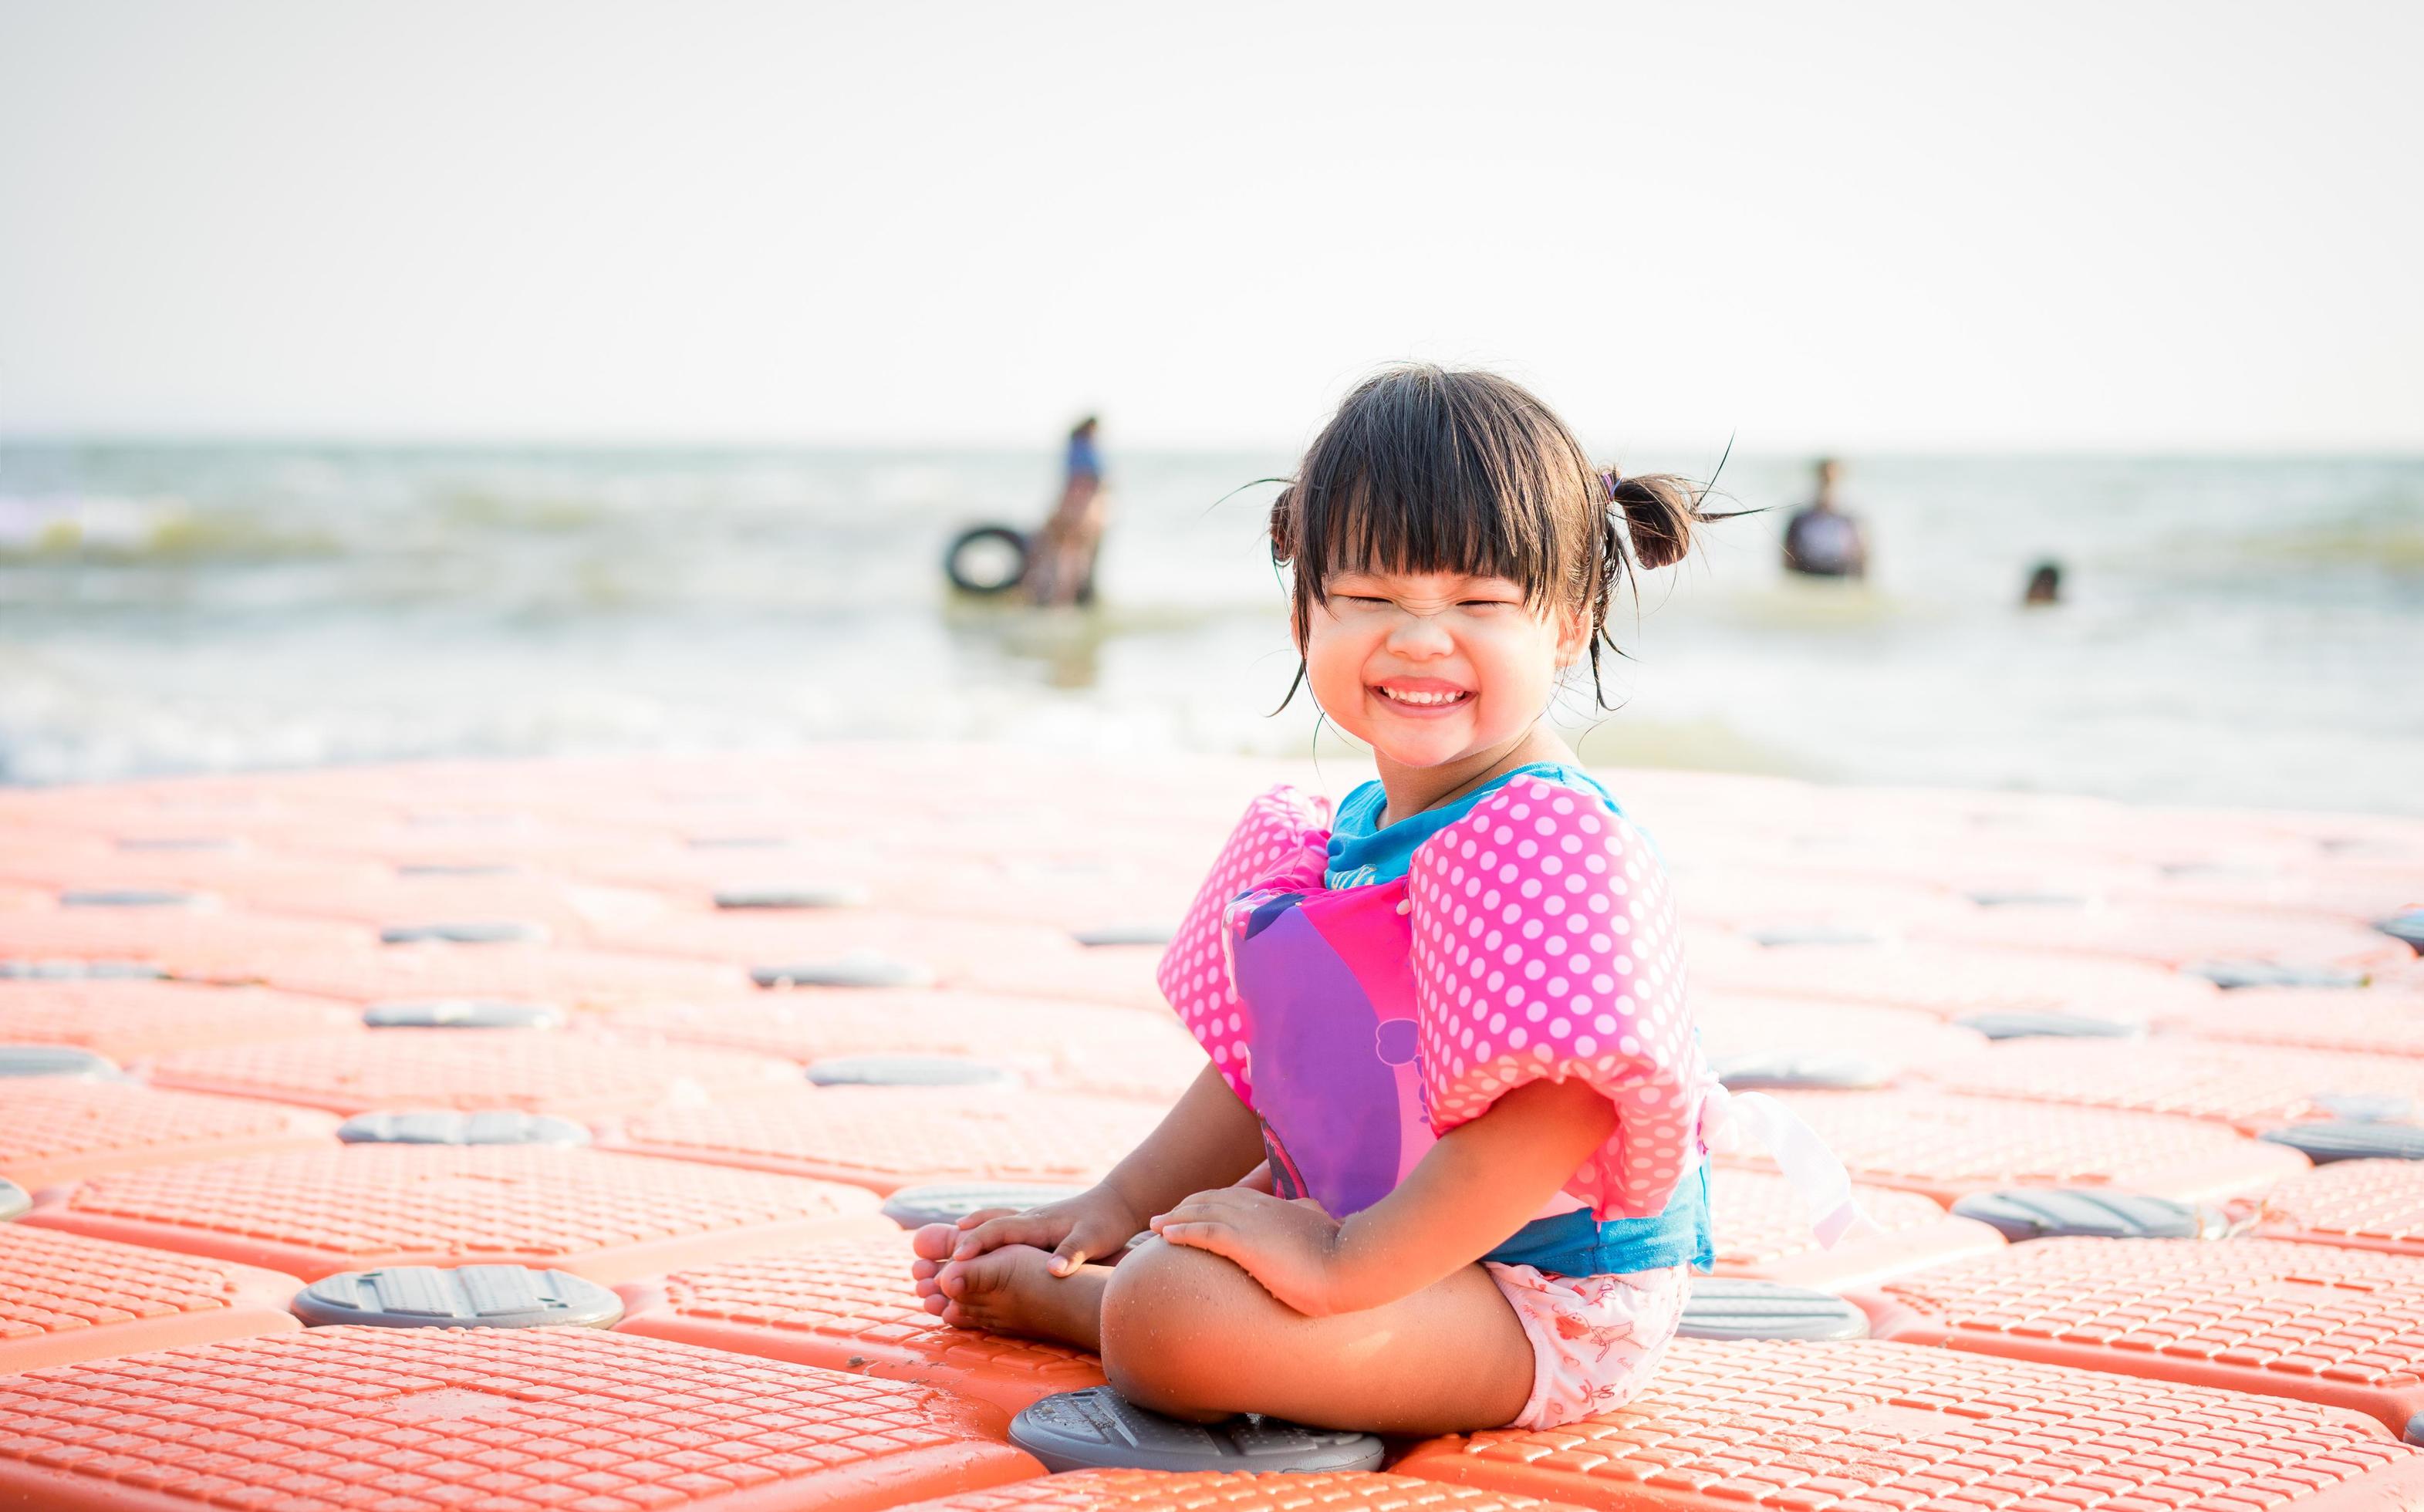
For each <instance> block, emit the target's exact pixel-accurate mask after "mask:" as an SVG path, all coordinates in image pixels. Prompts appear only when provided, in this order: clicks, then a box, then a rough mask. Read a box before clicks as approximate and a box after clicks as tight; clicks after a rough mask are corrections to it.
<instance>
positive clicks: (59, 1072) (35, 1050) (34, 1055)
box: [0, 1044, 118, 1081]
mask: <svg viewBox="0 0 2424 1512" xmlns="http://www.w3.org/2000/svg"><path fill="white" fill-rule="evenodd" d="M0 1076H81V1077H83V1078H84V1079H85V1080H87V1081H115V1080H117V1079H118V1067H117V1065H116V1063H114V1062H113V1061H111V1060H110V1058H108V1057H107V1056H101V1055H95V1054H94V1053H93V1052H91V1051H89V1050H87V1049H85V1048H83V1047H82V1046H80V1045H72V1044H0Z"/></svg>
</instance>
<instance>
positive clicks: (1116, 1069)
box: [605, 990, 1209, 1104]
mask: <svg viewBox="0 0 2424 1512" xmlns="http://www.w3.org/2000/svg"><path fill="white" fill-rule="evenodd" d="M605 1022H607V1023H609V1024H611V1025H614V1027H618V1028H628V1029H630V1030H632V1031H635V1032H640V1033H649V1034H662V1035H663V1036H664V1037H665V1038H666V1039H669V1040H679V1041H683V1042H689V1043H693V1044H716V1045H725V1046H728V1047H730V1048H732V1049H736V1050H755V1051H758V1052H759V1053H760V1054H763V1055H774V1056H782V1057H784V1058H786V1059H790V1060H797V1061H801V1062H803V1063H806V1062H813V1061H818V1060H825V1059H831V1058H838V1057H842V1056H863V1055H919V1056H926V1055H934V1056H965V1057H967V1058H971V1059H977V1060H985V1061H990V1062H992V1063H993V1064H995V1065H998V1066H1001V1067H1003V1068H1004V1069H1006V1070H1010V1071H1014V1072H1016V1073H1018V1074H1020V1075H1023V1076H1025V1077H1026V1078H1027V1079H1028V1080H1029V1082H1030V1083H1032V1084H1034V1085H1035V1086H1037V1087H1039V1088H1048V1089H1051V1090H1058V1091H1072V1092H1100V1093H1105V1094H1108V1095H1111V1096H1116V1097H1140V1098H1145V1099H1148V1100H1151V1101H1156V1102H1162V1103H1165V1104H1166V1103H1168V1102H1171V1101H1174V1100H1175V1099H1176V1098H1177V1096H1178V1094H1179V1093H1181V1092H1183V1091H1185V1090H1187V1088H1188V1085H1189V1084H1190V1083H1192V1082H1193V1081H1194V1080H1195V1078H1196V1077H1197V1076H1198V1075H1200V1074H1202V1073H1203V1070H1204V1067H1205V1066H1206V1065H1207V1064H1209V1062H1208V1061H1207V1060H1206V1059H1205V1058H1204V1050H1203V1047H1202V1046H1201V1045H1199V1044H1197V1043H1196V1042H1195V1037H1194V1036H1193V1035H1191V1034H1188V1032H1187V1031H1186V1030H1185V1029H1184V1028H1182V1027H1179V1024H1178V1020H1177V1018H1176V1017H1175V1016H1174V1015H1172V1014H1169V1013H1140V1012H1136V1011H1132V1010H1129V1009H1123V1008H1111V1007H1108V1006H1103V1005H1097V1004H1089V1003H1054V1002H1048V1001H1045V1000H1044V999H1041V998H1031V997H1026V998H1022V997H994V996H984V995H978V994H974V993H938V992H859V991H825V992H817V991H807V990H800V991H792V992H773V993H758V994H755V995H751V996H750V997H748V998H745V999H742V1000H739V1001H733V1000H721V1001H706V1002H688V1003H684V1002H666V1003H649V1004H643V1005H638V1006H634V1007H631V1008H625V1009H616V1010H614V1011H610V1012H609V1013H607V1014H606V1015H605Z"/></svg>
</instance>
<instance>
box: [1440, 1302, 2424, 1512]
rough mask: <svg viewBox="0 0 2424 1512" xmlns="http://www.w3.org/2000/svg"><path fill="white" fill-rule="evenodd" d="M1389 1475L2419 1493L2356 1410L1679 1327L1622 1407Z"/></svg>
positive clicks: (1544, 1487) (1761, 1492) (2150, 1496)
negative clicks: (1747, 1339)
mask: <svg viewBox="0 0 2424 1512" xmlns="http://www.w3.org/2000/svg"><path fill="white" fill-rule="evenodd" d="M1394 1468H1395V1470H1396V1471H1397V1472H1398V1473H1400V1474H1408V1475H1418V1476H1422V1477H1425V1478H1427V1479H1432V1480H1443V1481H1448V1482H1451V1483H1453V1484H1456V1485H1460V1486H1479V1487H1487V1488H1492V1489H1495V1490H1502V1491H1510V1492H1515V1493H1518V1494H1521V1495H1525V1496H1537V1497H1541V1498H1544V1499H1547V1500H1551V1501H1563V1502H1571V1503H1573V1504H1577V1505H1581V1506H1588V1507H1598V1508H1604V1509H1607V1512H1644V1509H1661V1512H1665V1509H1672V1512H1717V1509H1719V1508H1727V1509H1734V1508H1740V1507H1743V1506H1746V1505H1752V1506H1767V1507H1778V1508H1789V1509H1791V1512H1875V1509H1883V1508H1910V1509H1918V1508H1937V1507H1945V1508H1952V1507H2014V1508H2032V1509H2034V1508H2043V1509H2046V1512H2051V1509H2054V1508H2114V1509H2151V1508H2155V1507H2179V1508H2188V1507H2202V1508H2213V1509H2217V1512H2221V1509H2230V1512H2238V1509H2242V1508H2256V1507H2267V1508H2271V1507H2282V1508H2301V1509H2304V1512H2361V1509H2377V1512H2378V1509H2381V1508H2388V1507H2403V1506H2412V1505H2415V1504H2416V1502H2417V1500H2418V1499H2419V1498H2424V1452H2419V1451H2417V1450H2415V1449H2411V1448H2409V1447H2408V1446H2407V1445H2405V1444H2402V1443H2400V1441H2399V1440H2395V1439H2393V1438H2391V1437H2390V1436H2389V1435H2388V1434H2387V1433H2386V1432H2385V1431H2384V1429H2383V1427H2382V1425H2381V1424H2379V1423H2376V1422H2375V1421H2373V1420H2372V1419H2371V1418H2368V1417H2363V1416H2360V1415H2358V1414H2356V1413H2353V1412H2349V1411H2344V1410H2342V1409H2336V1408H2328V1407H2319V1406H2315V1405H2313V1404H2311V1403H2305V1402H2289V1401H2283V1400H2280V1399H2278V1398H2273V1397H2263V1396H2248V1395H2242V1394H2241V1393H2234V1392H2222V1391H2213V1390H2209V1389H2207V1388H2203V1387H2195V1386H2181V1385H2176V1384H2174V1383H2172V1382H2169V1381H2147V1380H2139V1379H2133V1378H2131V1377H2125V1376H2107V1375H2099V1374H2097V1373H2096V1372H2093V1371H2084V1370H2065V1369H2063V1368H2061V1367H2059V1366H2054V1365H2040V1364H2035V1363H2032V1362H2026V1361H2012V1360H1998V1359H1994V1358H1991V1357H1988V1356H1984V1355H1974V1354H1966V1353H1963V1352H1960V1351H1957V1350H1952V1349H1924V1348H1919V1347H1917V1346H1914V1345H1895V1344H1885V1343H1879V1342H1876V1341H1873V1340H1870V1341H1859V1342H1856V1343H1848V1344H1718V1343H1702V1342H1699V1341H1697V1340H1690V1339H1679V1340H1677V1341H1676V1343H1675V1345H1674V1347H1673V1348H1672V1349H1670V1350H1669V1351H1668V1353H1667V1356H1666V1363H1665V1364H1664V1365H1663V1366H1662V1367H1661V1368H1660V1370H1659V1373H1658V1377H1657V1379H1656V1380H1655V1381H1654V1382H1652V1383H1651V1387H1650V1388H1649V1390H1648V1391H1646V1392H1644V1393H1642V1394H1641V1395H1640V1396H1638V1397H1635V1399H1634V1401H1633V1402H1632V1404H1631V1405H1630V1406H1627V1407H1625V1408H1623V1409H1619V1410H1618V1411H1614V1412H1608V1413H1603V1414H1602V1415H1600V1416H1598V1417H1594V1418H1587V1419H1585V1420H1584V1421H1582V1422H1580V1423H1574V1424H1567V1425H1566V1426H1564V1427H1562V1428H1544V1429H1539V1430H1537V1431H1524V1430H1521V1429H1500V1430H1497V1431H1494V1432H1490V1433H1476V1434H1473V1435H1471V1436H1469V1437H1466V1436H1459V1437H1452V1438H1447V1439H1436V1440H1429V1441H1427V1442H1425V1443H1422V1444H1419V1445H1417V1446H1416V1447H1415V1448H1414V1449H1413V1450H1412V1451H1411V1453H1409V1454H1408V1455H1407V1456H1405V1457H1404V1458H1402V1459H1400V1460H1399V1461H1398V1462H1397V1463H1396V1465H1395V1467H1394Z"/></svg>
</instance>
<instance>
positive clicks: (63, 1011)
mask: <svg viewBox="0 0 2424 1512" xmlns="http://www.w3.org/2000/svg"><path fill="white" fill-rule="evenodd" d="M359 1027H361V1010H360V1009H359V1007H357V1006H355V1005H352V1004H347V1003H339V1002H335V1001H332V1000H330V999H328V998H325V997H303V996H298V995H295V994H293V993H278V992H270V991H268V990H266V989H264V988H260V987H211V986H204V985H199V984H194V983H187V982H173V981H54V982H35V981H0V1044H28V1043H32V1044H73V1045H81V1046H83V1047H84V1048H85V1049H88V1050H90V1051H92V1052H94V1053H95V1054H97V1055H103V1056H107V1057H108V1058H110V1059H112V1060H116V1061H120V1062H121V1063H122V1062H126V1061H133V1060H139V1059H143V1058H148V1057H151V1056H159V1055H168V1054H173V1053H175V1052H176V1051H179V1050H199V1049H203V1048H206V1047H208V1046H211V1045H221V1044H248V1043H252V1042H257V1041H262V1040H286V1039H299V1038H301V1037H303V1036H306V1035H312V1034H346V1033H351V1032H353V1031H354V1030H356V1029H359Z"/></svg>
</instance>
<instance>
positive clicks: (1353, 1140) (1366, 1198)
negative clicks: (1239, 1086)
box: [1236, 908, 1413, 1218]
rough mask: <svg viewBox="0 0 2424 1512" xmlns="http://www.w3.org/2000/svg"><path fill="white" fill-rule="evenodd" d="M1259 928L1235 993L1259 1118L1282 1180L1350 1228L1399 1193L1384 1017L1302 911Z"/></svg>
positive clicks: (1240, 962) (1245, 944) (1240, 950)
mask: <svg viewBox="0 0 2424 1512" xmlns="http://www.w3.org/2000/svg"><path fill="white" fill-rule="evenodd" d="M1257 913H1258V915H1259V914H1260V911H1259V910H1258V911H1257ZM1257 922H1258V924H1259V926H1260V927H1259V928H1257V929H1256V930H1255V931H1254V932H1253V933H1252V936H1251V937H1249V938H1247V939H1244V940H1240V941H1238V942H1237V943H1236V986H1237V993H1238V995H1239V996H1241V997H1244V998H1246V999H1247V1000H1248V1001H1250V1002H1252V1004H1253V1005H1254V1058H1253V1075H1254V1106H1255V1110H1256V1111H1257V1112H1259V1113H1260V1114H1262V1116H1263V1124H1264V1138H1265V1139H1266V1140H1267V1141H1268V1143H1269V1144H1270V1145H1271V1146H1272V1151H1273V1156H1274V1158H1273V1162H1272V1165H1273V1169H1274V1170H1281V1171H1293V1172H1294V1173H1295V1175H1296V1177H1297V1180H1298V1181H1299V1182H1300V1183H1301V1184H1302V1186H1303V1187H1304V1193H1303V1195H1305V1196H1309V1197H1311V1198H1313V1199H1315V1200H1316V1201H1317V1202H1320V1203H1321V1205H1322V1206H1323V1207H1324V1208H1326V1209H1328V1210H1329V1212H1330V1213H1331V1214H1332V1216H1333V1217H1336V1218H1345V1217H1347V1216H1348V1214H1350V1213H1358V1212H1361V1211H1363V1209H1364V1208H1367V1207H1369V1206H1371V1205H1372V1204H1373V1203H1375V1202H1379V1200H1380V1199H1381V1198H1383V1197H1386V1196H1388V1195H1389V1193H1390V1191H1391V1190H1392V1189H1394V1188H1395V1186H1396V1185H1397V1166H1398V1154H1399V1151H1398V1129H1399V1122H1400V1120H1399V1111H1398V1106H1397V1098H1398V1093H1397V1076H1396V1074H1395V1072H1394V1071H1393V1070H1391V1068H1390V1063H1389V1062H1388V1061H1386V1060H1384V1059H1383V1058H1382V1057H1383V1054H1384V1051H1383V1050H1382V1049H1381V1045H1380V1041H1381V1038H1382V1032H1383V1026H1382V1025H1381V1024H1380V1022H1379V1019H1380V1015H1379V1012H1378V1011H1376V1010H1375V1009H1374V1008H1373V1005H1372V1000H1371V999H1370V997H1368V996H1367V995H1365V994H1364V991H1363V983H1362V981H1360V980H1359V979H1357V977H1356V975H1355V973H1354V971H1352V970H1351V969H1349V968H1348V964H1347V963H1346V962H1345V961H1344V960H1342V959H1340V957H1339V954H1338V952H1337V951H1336V950H1334V949H1332V947H1331V944H1330V942H1329V940H1328V939H1326V938H1325V937H1324V936H1323V935H1322V932H1321V931H1319V930H1318V929H1316V928H1315V927H1314V925H1313V922H1312V921H1311V920H1310V919H1308V918H1306V917H1305V915H1304V912H1303V910H1301V909H1298V908H1289V909H1287V910H1286V911H1285V912H1284V913H1281V914H1279V915H1276V916H1271V917H1267V918H1258V920H1257ZM1391 1024H1392V1025H1404V1026H1405V1028H1406V1029H1407V1030H1411V1028H1412V1027H1413V1025H1412V1023H1411V1020H1407V1019H1402V1018H1393V1019H1392V1020H1391ZM1397 1032H1398V1031H1396V1030H1395V1029H1394V1028H1392V1029H1390V1030H1389V1033H1390V1035H1391V1037H1392V1038H1394V1037H1395V1034H1396V1033H1397ZM1406 1038H1408V1039H1409V1040H1411V1034H1408V1035H1407V1036H1406ZM1409 1058H1411V1055H1410V1056H1409Z"/></svg>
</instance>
